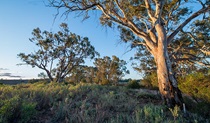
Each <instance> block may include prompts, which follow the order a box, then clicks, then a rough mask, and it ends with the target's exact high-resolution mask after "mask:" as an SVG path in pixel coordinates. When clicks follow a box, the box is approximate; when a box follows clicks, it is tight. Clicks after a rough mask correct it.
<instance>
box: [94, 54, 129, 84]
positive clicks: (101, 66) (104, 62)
mask: <svg viewBox="0 0 210 123" xmlns="http://www.w3.org/2000/svg"><path fill="white" fill-rule="evenodd" d="M94 65H95V66H96V69H97V75H96V76H97V80H96V81H97V82H98V83H101V84H108V83H117V82H118V80H119V79H121V78H122V77H123V76H124V75H125V74H128V73H129V71H128V70H127V68H126V66H125V65H126V62H125V61H124V60H120V59H119V58H118V57H116V56H112V59H111V58H110V57H108V56H105V57H104V58H96V59H95V62H94Z"/></svg>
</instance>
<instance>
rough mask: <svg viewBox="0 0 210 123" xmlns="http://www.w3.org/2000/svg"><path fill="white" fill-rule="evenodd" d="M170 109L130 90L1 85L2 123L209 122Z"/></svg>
mask: <svg viewBox="0 0 210 123" xmlns="http://www.w3.org/2000/svg"><path fill="white" fill-rule="evenodd" d="M207 118H208V117H204V116H201V115H199V114H196V112H194V113H190V112H189V113H188V114H187V115H185V114H183V113H182V112H181V111H180V110H178V108H177V109H176V110H175V109H174V110H172V109H168V108H167V107H165V106H164V105H162V103H161V98H160V96H157V95H153V94H148V93H142V92H138V91H133V90H132V89H129V88H127V87H118V86H105V85H104V86H102V85H96V84H77V85H71V84H64V83H61V84H59V83H46V82H38V83H33V84H19V85H15V86H9V85H1V86H0V123H1V122H2V123H10V122H19V123H26V122H31V123H39V122H40V123H41V122H54V123H65V122H68V123H78V122H79V123H164V122H165V123H170V122H171V123H183V122H186V123H188V122H195V123H196V122H209V119H207Z"/></svg>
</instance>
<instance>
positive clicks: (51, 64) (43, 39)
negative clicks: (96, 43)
mask: <svg viewBox="0 0 210 123" xmlns="http://www.w3.org/2000/svg"><path fill="white" fill-rule="evenodd" d="M60 28H61V31H58V32H57V33H54V34H53V33H52V32H48V31H43V32H42V31H41V30H40V29H39V28H36V29H34V30H33V32H32V35H33V38H31V39H30V41H31V42H33V43H35V44H36V46H37V47H38V48H39V49H38V51H36V52H34V53H30V54H27V55H26V54H25V53H20V54H18V56H19V57H20V58H21V60H22V61H23V62H25V63H26V64H28V65H31V66H32V67H38V68H40V69H42V70H44V71H45V72H46V73H47V75H48V77H49V79H50V80H51V81H56V82H62V81H63V79H64V78H65V77H66V76H67V75H69V74H71V72H72V70H74V69H75V68H76V67H77V66H79V65H80V64H82V63H84V62H85V61H84V59H86V58H90V59H93V58H94V57H95V55H98V52H96V51H95V48H94V47H93V46H92V45H91V44H90V42H89V39H88V38H87V37H84V38H82V37H80V36H79V35H76V34H74V33H71V32H69V28H68V26H67V24H65V23H62V24H61V25H60Z"/></svg>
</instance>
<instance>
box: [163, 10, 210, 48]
mask: <svg viewBox="0 0 210 123" xmlns="http://www.w3.org/2000/svg"><path fill="white" fill-rule="evenodd" d="M209 9H210V6H208V7H206V8H202V9H200V10H199V11H197V12H195V13H194V14H192V15H191V16H190V17H189V18H188V19H186V20H185V21H184V22H183V23H182V24H181V25H179V27H178V28H177V29H176V30H175V31H174V32H173V33H172V34H171V35H170V36H169V37H168V38H167V42H168V44H170V43H171V41H172V39H173V38H174V36H176V34H177V33H178V32H179V31H180V30H181V29H182V28H183V27H184V26H186V25H187V24H188V23H189V22H190V21H191V20H192V19H194V18H196V17H197V16H199V15H200V14H202V13H205V12H207V11H208V10H209Z"/></svg>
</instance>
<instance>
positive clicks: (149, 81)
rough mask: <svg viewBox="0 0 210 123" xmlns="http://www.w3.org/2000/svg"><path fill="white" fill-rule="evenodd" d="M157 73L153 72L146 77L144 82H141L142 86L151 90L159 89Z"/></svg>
mask: <svg viewBox="0 0 210 123" xmlns="http://www.w3.org/2000/svg"><path fill="white" fill-rule="evenodd" d="M157 80H158V79H157V73H156V72H152V73H150V74H148V75H146V76H144V78H143V80H142V81H141V86H143V87H146V88H151V89H158V82H157Z"/></svg>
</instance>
